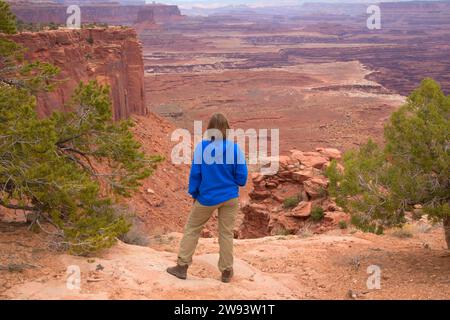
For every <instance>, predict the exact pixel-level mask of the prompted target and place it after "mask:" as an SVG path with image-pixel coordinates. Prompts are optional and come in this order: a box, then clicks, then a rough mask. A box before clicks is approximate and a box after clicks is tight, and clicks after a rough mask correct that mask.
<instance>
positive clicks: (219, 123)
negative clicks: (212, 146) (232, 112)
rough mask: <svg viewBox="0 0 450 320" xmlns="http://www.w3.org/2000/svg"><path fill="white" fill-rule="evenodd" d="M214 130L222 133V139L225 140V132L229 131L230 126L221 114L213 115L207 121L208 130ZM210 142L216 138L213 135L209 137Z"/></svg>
mask: <svg viewBox="0 0 450 320" xmlns="http://www.w3.org/2000/svg"><path fill="white" fill-rule="evenodd" d="M212 129H216V130H219V131H220V132H221V133H222V139H226V138H227V130H228V129H230V125H229V124H228V120H227V118H226V117H225V116H224V115H223V114H221V113H216V114H214V115H213V116H212V117H211V119H210V120H209V124H208V130H212ZM210 138H211V140H215V139H216V137H214V135H211V136H210Z"/></svg>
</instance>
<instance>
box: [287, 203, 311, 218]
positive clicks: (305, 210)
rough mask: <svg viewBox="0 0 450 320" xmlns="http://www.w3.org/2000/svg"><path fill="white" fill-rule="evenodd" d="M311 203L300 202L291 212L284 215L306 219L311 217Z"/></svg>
mask: <svg viewBox="0 0 450 320" xmlns="http://www.w3.org/2000/svg"><path fill="white" fill-rule="evenodd" d="M311 209H312V202H309V201H302V202H300V203H299V204H298V205H297V207H295V208H294V209H293V210H292V211H291V212H289V213H288V214H286V215H287V216H288V217H295V218H308V217H309V216H310V215H311Z"/></svg>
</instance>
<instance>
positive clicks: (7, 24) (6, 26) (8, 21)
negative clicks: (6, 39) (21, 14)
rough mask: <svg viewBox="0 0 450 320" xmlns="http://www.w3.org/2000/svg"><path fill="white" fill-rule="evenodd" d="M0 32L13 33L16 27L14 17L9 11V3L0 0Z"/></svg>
mask: <svg viewBox="0 0 450 320" xmlns="http://www.w3.org/2000/svg"><path fill="white" fill-rule="evenodd" d="M0 32H2V33H7V34H14V33H16V32H17V29H16V17H15V15H14V14H13V13H12V12H11V10H10V8H9V4H8V3H6V2H5V1H3V0H0Z"/></svg>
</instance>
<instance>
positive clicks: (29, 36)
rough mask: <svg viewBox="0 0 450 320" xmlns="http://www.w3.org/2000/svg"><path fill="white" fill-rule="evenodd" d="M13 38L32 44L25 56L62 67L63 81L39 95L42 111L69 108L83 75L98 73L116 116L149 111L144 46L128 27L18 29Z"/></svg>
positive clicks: (92, 75) (116, 117) (86, 77)
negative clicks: (28, 30)
mask: <svg viewBox="0 0 450 320" xmlns="http://www.w3.org/2000/svg"><path fill="white" fill-rule="evenodd" d="M12 39H13V40H14V41H16V42H18V43H20V44H22V45H23V46H24V47H26V48H27V49H28V50H27V52H26V58H27V59H29V60H40V61H46V62H50V63H52V64H54V65H55V66H57V67H59V68H60V69H61V73H60V76H59V78H60V80H61V83H60V84H59V85H58V86H57V88H56V89H55V90H54V91H53V92H50V93H45V94H42V95H40V96H39V97H38V113H39V114H40V115H41V116H45V115H49V114H50V113H51V112H52V111H53V110H56V109H59V110H61V109H62V110H65V107H64V105H65V104H66V103H67V102H68V101H69V99H70V97H71V95H72V93H73V89H74V88H75V87H76V86H77V85H78V83H79V82H80V81H89V80H91V79H96V80H98V81H99V82H100V83H102V84H108V85H109V86H110V87H111V98H112V101H113V109H114V117H115V119H123V118H127V117H129V116H130V115H131V114H139V115H143V114H146V107H145V96H144V95H145V90H144V66H143V61H142V48H141V44H140V42H139V41H138V40H137V35H136V32H135V31H134V30H133V29H129V28H118V27H117V28H106V29H105V28H103V29H100V28H94V29H79V30H55V31H45V32H35V33H28V32H26V33H20V34H17V35H14V36H12Z"/></svg>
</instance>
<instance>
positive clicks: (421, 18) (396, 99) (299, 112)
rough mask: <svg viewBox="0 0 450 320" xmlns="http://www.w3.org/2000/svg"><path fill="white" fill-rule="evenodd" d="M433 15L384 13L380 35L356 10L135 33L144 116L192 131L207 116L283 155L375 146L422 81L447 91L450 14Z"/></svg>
mask: <svg viewBox="0 0 450 320" xmlns="http://www.w3.org/2000/svg"><path fill="white" fill-rule="evenodd" d="M439 8H440V9H441V11H440V12H439V14H438V13H437V12H438V11H436V10H433V8H432V7H430V8H427V7H420V6H419V7H415V6H414V5H413V4H412V5H411V6H410V7H408V5H406V7H405V8H402V7H401V6H399V7H396V6H387V5H386V8H382V10H383V27H382V29H381V30H369V29H367V27H366V26H365V20H366V17H365V15H364V12H365V9H366V8H365V7H364V6H363V7H362V8H359V9H361V10H362V9H364V10H362V11H361V12H360V13H357V14H355V13H354V12H351V13H346V12H345V10H344V11H342V12H340V14H329V13H326V12H323V13H321V12H314V10H312V11H310V12H306V11H305V10H303V11H298V12H293V13H292V14H291V15H289V14H287V13H286V12H284V13H283V15H281V14H280V15H278V16H277V15H276V12H275V11H274V12H273V13H266V14H251V13H240V14H236V15H233V14H226V13H224V14H221V15H215V16H209V17H196V18H193V17H186V18H185V19H184V20H180V21H177V22H176V23H169V24H166V25H164V26H163V27H161V28H160V29H158V30H141V31H140V38H141V41H142V43H143V50H144V64H145V71H146V76H145V81H146V85H145V87H146V93H147V97H148V99H147V107H148V109H149V110H151V111H153V112H156V113H157V114H159V115H161V116H163V117H166V118H168V119H169V120H170V121H171V122H172V123H174V124H175V125H176V126H177V127H182V128H187V129H190V130H192V129H193V121H194V120H203V121H206V120H207V119H208V118H209V116H210V115H211V114H212V113H214V112H223V113H225V114H226V115H227V116H228V117H229V119H230V120H231V124H232V126H233V127H234V128H243V129H249V128H255V129H261V128H266V129H273V128H274V129H279V130H280V148H281V152H282V153H286V152H287V151H289V150H290V149H292V148H298V149H300V150H304V151H310V150H313V148H315V147H316V146H318V145H324V146H329V147H334V148H338V149H341V150H347V149H350V148H354V147H357V146H358V145H360V144H361V143H364V142H365V141H367V139H368V138H372V139H374V140H376V141H378V142H382V132H383V125H384V123H385V122H386V120H387V119H388V117H389V115H390V114H391V113H392V111H394V110H395V109H396V108H398V107H399V106H400V105H402V104H403V102H404V101H405V96H407V95H408V94H409V93H410V92H411V91H412V90H413V89H414V88H416V87H417V86H418V85H419V83H420V81H421V80H422V79H423V78H425V77H433V78H435V79H436V80H437V81H439V82H440V83H441V84H442V86H443V88H444V90H449V88H450V80H449V79H448V76H447V75H448V71H449V70H450V61H449V59H448V56H447V55H445V54H444V52H445V51H446V50H448V43H449V42H448V41H449V39H450V33H449V30H450V29H449V28H448V26H449V24H448V21H449V20H448V17H449V16H450V7H449V6H448V5H445V4H443V5H442V8H441V7H439ZM274 10H275V9H274ZM330 10H331V9H330ZM399 16H401V19H399V18H398V17H399Z"/></svg>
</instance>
